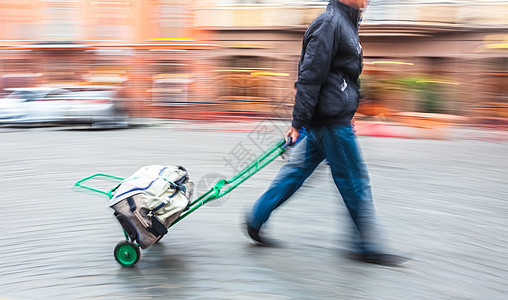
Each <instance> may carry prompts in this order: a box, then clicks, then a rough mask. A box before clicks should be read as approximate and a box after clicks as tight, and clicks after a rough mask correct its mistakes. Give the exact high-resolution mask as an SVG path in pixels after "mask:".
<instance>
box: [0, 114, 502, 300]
mask: <svg viewBox="0 0 508 300" xmlns="http://www.w3.org/2000/svg"><path fill="white" fill-rule="evenodd" d="M253 136H254V135H249V132H242V131H195V130H193V131H191V130H186V129H185V126H182V125H178V126H174V125H171V124H169V125H166V126H164V127H147V128H134V129H127V130H102V131H89V130H70V129H63V128H35V129H12V128H10V129H9V128H2V129H0V147H1V151H0V162H1V166H2V167H1V168H0V188H1V190H2V196H1V197H0V199H1V205H2V210H1V212H2V214H1V218H0V228H1V229H2V232H3V234H2V235H1V236H0V243H1V251H0V266H1V271H0V299H376V300H377V299H506V295H507V294H508V279H507V278H508V258H507V255H506V251H507V247H508V226H507V225H508V219H507V211H508V204H507V203H508V202H507V201H508V180H507V178H508V143H506V142H502V143H494V142H485V141H468V140H453V141H437V140H410V139H392V138H373V137H361V138H360V144H361V146H362V148H363V152H364V154H365V158H366V161H367V164H368V166H369V170H370V175H371V181H372V187H373V192H374V197H375V203H376V208H377V211H378V214H379V217H380V219H381V221H382V223H383V225H384V227H383V228H384V229H385V231H386V232H387V233H388V236H389V240H390V245H391V246H392V248H393V249H396V250H397V251H398V252H401V253H407V254H409V255H410V256H411V257H412V258H413V260H412V261H410V262H408V263H407V264H406V265H405V266H404V267H402V268H389V267H380V266H375V265H368V264H362V263H358V262H353V261H349V260H347V259H346V258H345V257H344V255H343V252H342V251H343V249H344V248H346V246H347V242H348V238H347V236H348V228H349V227H348V226H349V220H348V216H347V214H346V213H345V209H344V206H343V204H342V202H341V200H340V197H339V195H338V192H337V191H336V188H335V187H334V185H333V183H332V180H331V177H330V175H329V170H328V168H327V166H326V165H322V166H321V167H320V168H318V170H317V171H316V172H315V173H314V174H313V176H312V177H311V178H310V179H309V180H308V181H307V182H306V183H305V185H304V187H303V188H302V189H301V190H300V191H299V192H298V193H297V194H296V195H295V197H294V198H293V199H292V200H291V201H289V203H288V204H287V205H285V206H283V207H281V208H280V209H279V210H278V211H277V212H275V213H274V214H273V216H272V219H271V221H270V223H269V227H268V233H269V235H270V236H273V237H275V238H277V239H279V240H280V243H281V244H280V246H279V247H277V248H263V247H256V246H253V245H252V244H251V243H250V241H249V239H248V238H246V236H245V235H244V234H243V233H242V230H241V227H240V226H241V224H242V221H243V220H242V218H243V215H244V212H245V210H246V209H247V208H248V207H250V206H251V205H252V203H253V202H254V201H255V199H256V198H257V197H258V196H259V195H260V194H261V193H262V192H263V190H264V189H265V188H266V187H267V186H268V184H269V182H270V180H271V179H272V178H273V177H274V175H275V173H276V171H277V170H278V169H279V168H280V166H281V165H282V164H283V161H282V160H281V159H277V161H275V162H274V163H272V164H271V165H269V166H268V167H267V168H265V169H264V170H262V171H261V172H260V173H258V174H257V175H256V176H254V177H253V178H251V179H250V180H249V181H247V182H245V183H244V184H243V185H241V186H240V187H239V188H238V189H237V190H235V191H233V193H232V194H231V196H230V197H229V198H228V199H227V201H225V202H224V203H221V204H222V205H210V206H208V207H206V206H205V207H203V208H201V209H199V210H198V211H196V212H195V213H193V214H192V215H190V216H189V217H188V218H187V219H185V220H183V221H182V222H181V223H179V224H177V225H176V226H175V227H173V228H172V229H171V230H170V232H169V233H168V235H167V236H165V237H164V239H162V240H161V242H160V243H158V244H155V245H153V246H151V247H150V248H148V249H146V250H144V251H142V256H141V260H140V262H139V263H138V264H137V265H136V267H134V268H130V269H129V268H122V267H121V266H120V265H118V264H117V263H116V262H115V260H114V258H113V255H112V254H113V248H114V246H115V244H116V243H117V242H118V241H120V240H122V239H123V234H122V231H121V229H120V226H119V224H118V223H117V221H116V220H115V219H114V218H113V215H112V211H111V210H110V209H109V208H108V207H107V199H106V198H105V197H102V196H100V195H93V194H88V193H83V192H78V191H76V190H74V189H73V188H72V187H73V184H74V182H75V181H76V180H78V179H80V178H83V177H86V176H88V175H91V174H93V173H96V172H105V173H110V174H115V175H119V176H128V175H130V174H131V173H133V172H134V171H135V170H137V168H139V167H141V166H143V165H148V164H181V165H183V166H185V167H186V168H187V169H188V170H189V171H190V175H191V178H192V179H193V180H194V181H199V178H202V177H203V176H205V175H206V174H208V173H214V172H220V173H222V174H224V175H226V176H231V175H232V174H233V173H234V168H238V167H240V166H241V164H240V161H239V159H238V161H236V162H234V163H232V162H231V159H232V158H234V157H236V156H239V154H238V153H241V152H239V151H240V150H242V149H243V150H244V152H245V151H247V152H255V153H259V151H260V150H259V149H260V148H263V147H264V146H265V143H267V142H268V140H263V137H265V138H266V137H270V138H273V137H274V135H272V134H265V135H263V134H261V133H259V132H258V133H256V135H255V137H256V138H255V139H253V138H252V137H253ZM261 140H262V141H261ZM260 144H262V146H263V147H259V148H258V147H257V145H260ZM265 148H266V147H265ZM236 158H238V157H236ZM228 161H229V163H228ZM100 184H103V183H100ZM105 186H107V187H110V186H111V183H106V184H105Z"/></svg>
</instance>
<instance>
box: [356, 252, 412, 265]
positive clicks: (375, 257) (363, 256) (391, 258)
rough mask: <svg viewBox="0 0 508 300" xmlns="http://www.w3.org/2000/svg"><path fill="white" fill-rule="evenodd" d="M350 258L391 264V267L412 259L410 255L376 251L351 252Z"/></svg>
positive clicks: (372, 262) (379, 263)
mask: <svg viewBox="0 0 508 300" xmlns="http://www.w3.org/2000/svg"><path fill="white" fill-rule="evenodd" d="M348 256H349V258H350V259H353V260H356V261H361V262H365V263H370V264H376V265H382V266H389V267H398V266H400V265H401V264H403V263H405V262H407V261H408V260H410V258H408V257H404V256H400V255H396V254H388V253H376V252H368V253H349V255H348Z"/></svg>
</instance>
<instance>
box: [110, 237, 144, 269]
mask: <svg viewBox="0 0 508 300" xmlns="http://www.w3.org/2000/svg"><path fill="white" fill-rule="evenodd" d="M114 255H115V259H116V261H117V262H118V263H119V264H121V265H122V266H124V267H131V266H134V265H135V264H136V263H137V262H138V260H139V257H140V256H141V252H140V251H139V246H138V245H136V244H134V243H131V242H129V241H121V242H118V244H116V246H115V252H114Z"/></svg>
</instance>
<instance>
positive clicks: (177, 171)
mask: <svg viewBox="0 0 508 300" xmlns="http://www.w3.org/2000/svg"><path fill="white" fill-rule="evenodd" d="M193 188H194V184H193V183H192V182H190V181H189V175H188V174H187V171H186V170H185V168H184V167H182V166H160V165H151V166H145V167H142V168H141V169H139V170H138V171H136V172H135V173H134V174H132V175H131V176H130V177H128V178H127V179H125V180H124V181H122V182H121V183H120V185H119V186H118V187H117V188H116V190H115V192H114V196H113V197H112V198H111V200H110V202H109V206H110V207H111V208H112V209H113V210H114V211H115V212H114V214H115V216H116V218H117V219H118V221H119V222H120V224H121V225H122V227H123V229H124V230H125V232H126V233H127V234H128V235H129V238H130V239H131V240H132V241H137V242H138V244H139V246H140V247H141V248H142V249H145V248H147V247H149V246H150V245H152V244H153V243H155V242H156V241H158V240H159V239H161V238H162V237H163V236H164V235H165V234H166V233H167V229H168V228H169V226H171V224H172V223H173V222H174V221H175V220H176V219H177V218H178V217H179V216H180V214H181V213H182V212H183V211H184V210H185V209H186V208H187V207H188V205H189V203H190V199H191V197H192V190H193Z"/></svg>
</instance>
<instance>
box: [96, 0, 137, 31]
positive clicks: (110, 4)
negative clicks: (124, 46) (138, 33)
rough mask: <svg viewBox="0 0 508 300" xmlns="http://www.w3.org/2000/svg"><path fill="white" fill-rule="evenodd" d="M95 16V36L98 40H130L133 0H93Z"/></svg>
mask: <svg viewBox="0 0 508 300" xmlns="http://www.w3.org/2000/svg"><path fill="white" fill-rule="evenodd" d="M90 5H91V11H92V14H93V18H94V25H93V26H94V27H93V38H94V39H97V40H115V41H129V40H130V39H131V37H132V35H133V30H132V25H131V24H132V20H133V12H132V2H131V1H125V0H121V1H120V0H113V1H111V0H107V1H104V0H102V1H97V0H93V1H91V4H90Z"/></svg>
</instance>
